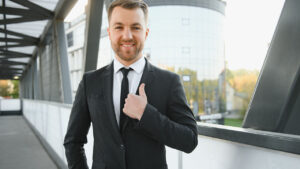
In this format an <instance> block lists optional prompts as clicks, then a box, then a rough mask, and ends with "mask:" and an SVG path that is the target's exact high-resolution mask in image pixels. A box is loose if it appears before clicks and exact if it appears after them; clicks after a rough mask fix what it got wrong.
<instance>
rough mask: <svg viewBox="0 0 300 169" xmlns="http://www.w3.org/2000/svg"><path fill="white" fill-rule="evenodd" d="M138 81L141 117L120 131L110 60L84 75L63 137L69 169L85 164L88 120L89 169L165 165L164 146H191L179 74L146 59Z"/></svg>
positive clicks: (192, 124) (192, 129)
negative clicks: (141, 88)
mask: <svg viewBox="0 0 300 169" xmlns="http://www.w3.org/2000/svg"><path fill="white" fill-rule="evenodd" d="M140 83H145V92H146V95H147V99H148V104H147V105H146V108H145V111H144V114H143V116H142V118H141V120H140V121H138V120H135V119H131V118H127V119H126V122H125V127H124V128H123V129H122V131H123V132H122V135H121V134H120V130H119V127H118V124H117V120H116V115H115V112H114V106H113V98H112V86H113V64H110V65H108V66H106V67H104V68H101V69H99V70H96V71H93V72H89V73H85V74H84V76H83V79H82V81H81V82H80V85H79V87H78V91H77V94H76V98H75V101H74V104H73V108H72V111H71V116H70V120H69V125H68V130H67V134H66V136H65V141H64V146H65V149H66V157H67V161H68V166H69V168H72V169H86V168H88V166H87V162H86V157H85V152H84V148H83V145H84V144H85V143H86V142H87V138H86V136H87V133H88V130H89V127H90V124H92V125H93V132H94V133H93V134H94V149H93V165H92V169H167V168H168V166H167V164H166V150H165V145H167V146H169V147H172V148H175V149H178V150H181V151H184V152H186V153H190V152H192V151H193V150H194V149H195V147H196V146H197V144H198V139H197V126H196V121H195V119H194V116H193V113H192V112H191V110H190V108H189V107H188V105H187V101H186V97H185V94H184V90H183V87H182V84H181V82H180V78H179V76H178V75H176V74H174V73H171V72H169V71H165V70H162V69H159V68H157V67H155V66H153V65H151V64H150V63H149V62H148V61H146V65H145V68H144V72H143V75H142V78H141V82H140ZM137 94H138V91H137Z"/></svg>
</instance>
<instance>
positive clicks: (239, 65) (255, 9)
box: [65, 0, 284, 70]
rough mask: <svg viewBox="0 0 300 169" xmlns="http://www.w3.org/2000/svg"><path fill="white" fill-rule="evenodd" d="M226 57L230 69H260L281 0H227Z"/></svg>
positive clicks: (81, 1) (81, 2)
mask: <svg viewBox="0 0 300 169" xmlns="http://www.w3.org/2000/svg"><path fill="white" fill-rule="evenodd" d="M226 3H227V5H226V9H225V10H226V11H225V58H226V61H227V67H228V68H229V69H231V70H237V69H249V70H254V69H256V70H260V69H261V67H262V65H263V62H264V59H265V57H266V53H267V50H268V47H269V45H270V42H271V40H272V36H273V33H274V31H275V27H276V24H277V21H278V18H279V16H280V13H281V9H282V7H283V4H284V0H226ZM86 4H87V0H78V2H77V4H76V5H75V6H74V8H73V9H72V11H71V12H70V13H69V15H68V17H67V18H66V19H65V21H70V20H73V19H75V18H76V17H78V16H79V15H80V14H82V13H83V12H84V7H85V5H86Z"/></svg>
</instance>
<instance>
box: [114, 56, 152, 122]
mask: <svg viewBox="0 0 300 169" xmlns="http://www.w3.org/2000/svg"><path fill="white" fill-rule="evenodd" d="M113 64H114V75H113V78H114V79H113V102H114V109H115V113H116V118H117V123H118V125H119V124H120V97H121V84H122V79H123V74H122V72H121V71H120V69H121V68H123V67H125V68H132V69H133V70H131V71H129V73H128V75H127V78H128V83H129V93H131V94H135V93H136V91H137V89H138V87H139V86H138V85H139V83H140V81H141V78H142V75H143V70H144V67H145V64H146V61H145V58H144V57H141V58H140V59H139V60H137V61H136V62H134V63H133V64H131V65H130V66H128V67H127V66H124V65H123V64H122V63H120V62H119V61H118V60H117V59H114V63H113ZM119 126H120V125H119Z"/></svg>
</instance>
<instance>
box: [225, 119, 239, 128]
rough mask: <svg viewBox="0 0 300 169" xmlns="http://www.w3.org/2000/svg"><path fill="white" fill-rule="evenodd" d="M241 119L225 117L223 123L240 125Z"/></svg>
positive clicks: (234, 125)
mask: <svg viewBox="0 0 300 169" xmlns="http://www.w3.org/2000/svg"><path fill="white" fill-rule="evenodd" d="M242 124H243V119H225V121H224V125H226V126H233V127H242Z"/></svg>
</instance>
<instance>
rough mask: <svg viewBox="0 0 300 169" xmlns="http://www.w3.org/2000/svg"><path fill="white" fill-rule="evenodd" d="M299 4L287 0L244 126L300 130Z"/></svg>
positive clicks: (279, 130)
mask: <svg viewBox="0 0 300 169" xmlns="http://www.w3.org/2000/svg"><path fill="white" fill-rule="evenodd" d="M299 8H300V1H299V0H288V1H285V4H284V6H283V8H282V12H281V15H280V18H279V20H278V23H277V27H276V29H275V32H274V35H273V38H272V41H271V44H270V47H269V49H268V52H267V56H266V60H265V61H264V65H263V67H262V70H261V72H260V75H259V79H258V81H257V86H256V89H255V90H254V91H255V93H254V95H253V97H252V100H251V102H250V105H249V110H248V112H247V114H246V116H245V119H244V124H243V127H246V128H255V129H259V130H266V131H273V132H281V133H287V134H295V135H299V134H300V125H299V119H300V106H299V105H300V57H299V56H300V48H299V44H300V17H299Z"/></svg>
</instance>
